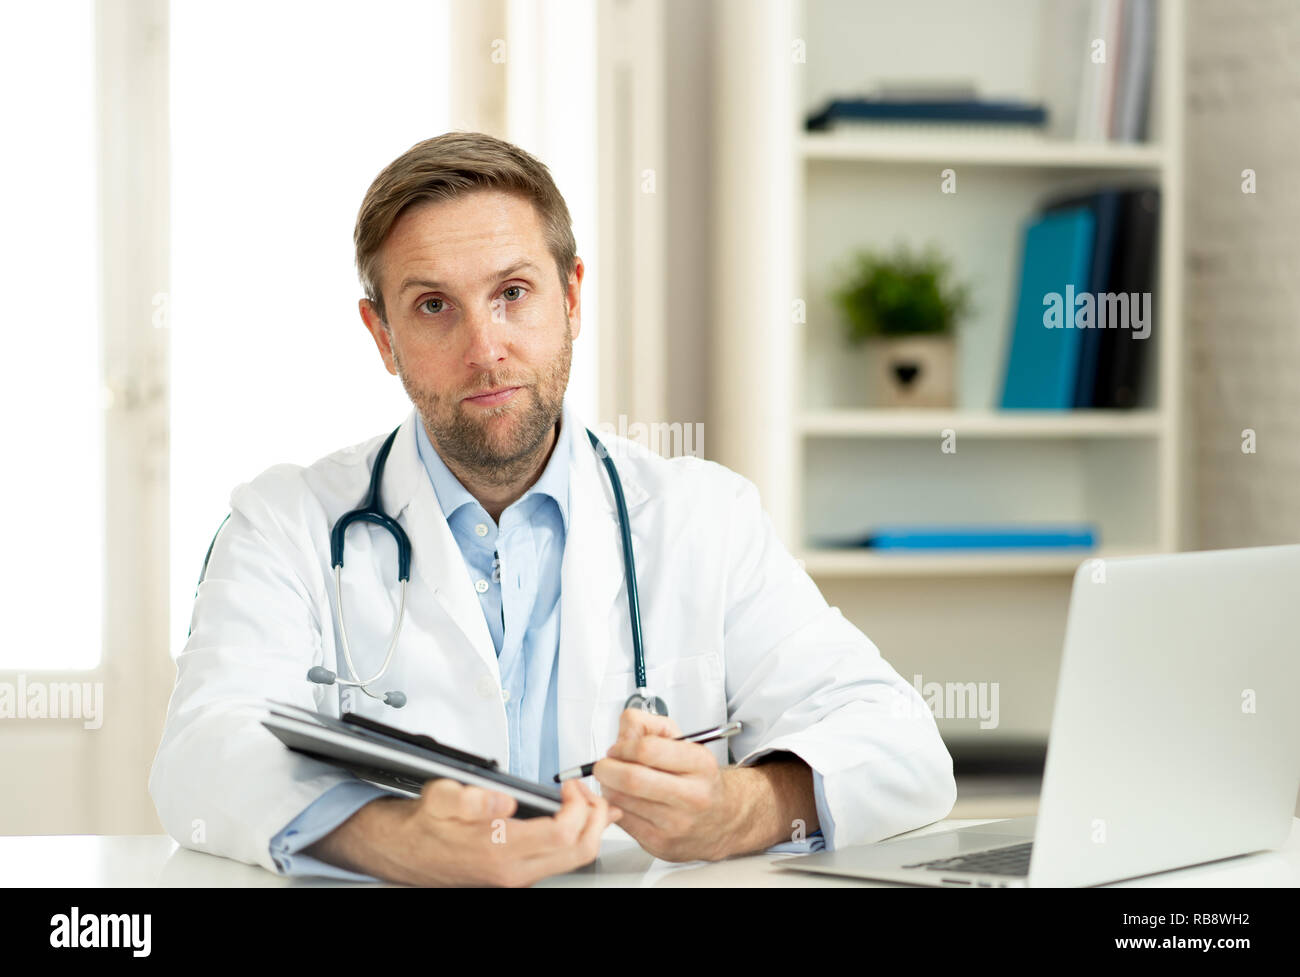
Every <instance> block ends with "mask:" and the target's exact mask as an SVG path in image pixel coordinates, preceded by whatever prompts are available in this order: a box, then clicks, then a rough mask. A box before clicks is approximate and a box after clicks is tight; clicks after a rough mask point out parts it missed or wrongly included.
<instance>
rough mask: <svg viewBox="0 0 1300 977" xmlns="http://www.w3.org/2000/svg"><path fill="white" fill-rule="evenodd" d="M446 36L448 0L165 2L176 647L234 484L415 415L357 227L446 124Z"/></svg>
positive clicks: (173, 627)
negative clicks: (371, 312) (359, 253)
mask: <svg viewBox="0 0 1300 977" xmlns="http://www.w3.org/2000/svg"><path fill="white" fill-rule="evenodd" d="M450 43H451V41H450V39H449V11H448V8H447V4H446V3H445V2H429V0H419V2H413V0H386V2H380V3H365V4H357V3H319V2H317V3H302V2H295V3H266V2H265V0H257V2H249V0H235V2H225V3H221V4H198V3H177V4H172V7H171V132H172V160H171V165H172V215H171V231H172V255H173V261H172V269H171V283H172V290H171V296H170V309H169V313H170V315H169V318H170V323H171V332H172V345H171V348H172V362H171V397H172V402H171V419H172V420H171V424H172V427H171V560H172V569H171V578H172V581H173V583H172V596H171V608H172V621H171V631H172V635H173V640H172V650H173V653H175V652H177V651H179V650H180V648H181V646H182V645H183V643H184V639H185V634H186V631H187V630H188V628H189V621H190V613H191V610H192V607H193V599H194V587H195V582H196V581H197V578H198V574H199V570H200V567H201V566H202V561H203V555H204V553H205V552H207V547H208V544H209V542H210V541H211V538H212V534H213V533H214V532H215V531H216V529H217V527H218V525H219V524H220V523H221V520H222V518H223V517H224V516H225V514H226V512H227V511H228V509H229V498H230V491H231V489H232V488H233V487H234V486H235V485H237V484H239V483H240V482H245V481H248V480H250V479H252V478H253V477H255V476H256V475H257V474H258V473H260V472H262V471H263V470H265V469H266V468H268V467H269V466H271V465H273V464H277V463H279V462H285V461H292V462H296V463H298V464H310V463H311V462H313V461H315V460H316V459H317V458H319V457H321V456H322V455H325V454H328V453H329V452H331V451H334V450H336V449H338V448H340V447H343V446H344V445H348V444H353V443H355V442H357V441H362V440H364V439H366V438H369V437H372V436H374V435H376V434H380V433H382V432H385V431H388V430H390V429H392V428H393V427H396V426H397V424H398V423H400V422H401V420H402V419H403V418H404V417H405V416H406V415H407V413H408V412H409V411H410V409H411V406H410V402H409V401H408V400H407V399H406V396H405V393H404V391H403V390H402V387H401V384H400V382H399V381H398V380H397V378H396V377H392V376H390V375H389V374H388V373H387V372H386V371H385V370H384V368H383V365H382V363H381V361H380V359H379V354H378V352H377V351H376V350H375V347H374V343H373V341H372V340H371V339H370V337H369V335H368V334H367V333H366V331H365V327H364V325H363V324H362V322H361V318H360V316H359V315H358V313H357V307H356V304H357V299H358V298H360V297H361V288H360V285H359V284H358V282H357V277H356V271H355V268H354V265H353V249H352V228H353V224H354V222H355V220H356V214H357V209H358V207H359V206H360V204H361V199H362V197H363V196H364V194H365V191H366V188H367V187H368V186H369V185H370V181H371V180H372V179H374V177H375V175H376V174H377V173H378V172H379V171H380V170H381V169H382V168H383V167H384V166H385V165H386V164H387V163H388V162H390V161H391V160H392V159H393V158H394V157H396V156H398V155H400V154H401V153H402V152H403V151H405V150H406V149H407V148H409V147H410V146H411V145H413V144H414V143H416V142H419V141H420V140H422V139H426V138H428V137H430V136H433V135H437V134H438V133H440V132H443V131H445V130H446V129H447V128H448V127H449V122H448V120H449V117H450V116H449V70H448V68H449V54H450V52H449V45H450ZM46 579H49V580H54V579H57V578H55V577H54V576H53V575H52V574H51V575H50V576H47V578H46Z"/></svg>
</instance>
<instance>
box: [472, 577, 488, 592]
mask: <svg viewBox="0 0 1300 977" xmlns="http://www.w3.org/2000/svg"><path fill="white" fill-rule="evenodd" d="M474 589H475V590H477V591H478V592H479V593H480V594H486V593H487V589H488V582H487V581H486V580H480V581H478V583H476V584H474Z"/></svg>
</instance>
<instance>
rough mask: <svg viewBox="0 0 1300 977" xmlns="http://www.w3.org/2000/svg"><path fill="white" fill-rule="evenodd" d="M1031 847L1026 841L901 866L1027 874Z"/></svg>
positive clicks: (984, 872) (936, 870) (1014, 874)
mask: <svg viewBox="0 0 1300 977" xmlns="http://www.w3.org/2000/svg"><path fill="white" fill-rule="evenodd" d="M1033 847H1034V843H1033V842H1032V841H1026V842H1025V843H1024V844H1022V845H1008V846H1007V847H1006V848H990V849H988V850H987V851H977V852H975V853H974V854H971V855H957V856H955V857H953V858H936V859H933V860H932V861H929V862H917V863H915V864H914V865H904V866H903V868H925V869H931V870H933V871H935V872H975V873H978V874H980V875H1013V876H1028V875H1029V853H1030V850H1031V849H1033Z"/></svg>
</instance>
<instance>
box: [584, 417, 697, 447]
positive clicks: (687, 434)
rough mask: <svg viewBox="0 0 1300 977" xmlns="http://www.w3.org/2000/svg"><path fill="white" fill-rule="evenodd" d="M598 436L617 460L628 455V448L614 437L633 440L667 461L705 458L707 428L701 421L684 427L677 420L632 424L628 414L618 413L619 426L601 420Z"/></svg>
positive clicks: (596, 432) (597, 429)
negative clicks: (705, 429) (688, 456)
mask: <svg viewBox="0 0 1300 977" xmlns="http://www.w3.org/2000/svg"><path fill="white" fill-rule="evenodd" d="M595 434H596V437H598V438H600V439H601V443H602V444H604V445H605V448H606V450H607V451H608V452H609V453H610V454H611V455H613V456H614V457H615V458H617V457H619V456H620V455H622V454H626V448H625V447H624V446H623V445H622V444H621V443H620V442H618V441H614V440H613V437H614V436H617V437H619V438H623V439H625V440H627V441H631V442H632V443H633V444H635V445H636V446H637V447H639V448H645V449H648V450H650V451H653V452H654V453H655V454H657V455H662V456H663V457H665V458H677V457H680V456H682V455H693V456H694V457H696V458H703V457H704V425H703V424H701V423H699V422H696V423H694V424H682V423H680V422H677V421H673V422H671V423H669V422H666V421H650V422H649V423H646V422H643V421H634V422H632V423H629V422H628V418H627V415H626V414H619V415H618V424H617V425H615V424H611V423H610V422H609V421H601V422H600V423H599V424H597V425H596V427H595Z"/></svg>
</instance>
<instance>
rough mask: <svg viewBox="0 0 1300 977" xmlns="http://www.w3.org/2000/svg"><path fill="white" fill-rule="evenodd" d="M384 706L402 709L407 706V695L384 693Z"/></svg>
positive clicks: (402, 693) (403, 693)
mask: <svg viewBox="0 0 1300 977" xmlns="http://www.w3.org/2000/svg"><path fill="white" fill-rule="evenodd" d="M384 704H385V705H388V706H392V707H393V708H394V709H401V708H402V706H404V705H406V693H405V692H385V693H384Z"/></svg>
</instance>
